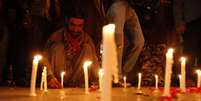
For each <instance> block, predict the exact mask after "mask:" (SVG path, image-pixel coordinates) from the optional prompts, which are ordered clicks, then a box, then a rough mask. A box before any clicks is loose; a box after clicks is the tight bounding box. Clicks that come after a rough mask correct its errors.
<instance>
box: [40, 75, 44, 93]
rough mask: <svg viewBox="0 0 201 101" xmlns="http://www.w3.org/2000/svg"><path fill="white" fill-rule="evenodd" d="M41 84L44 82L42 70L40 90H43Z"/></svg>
mask: <svg viewBox="0 0 201 101" xmlns="http://www.w3.org/2000/svg"><path fill="white" fill-rule="evenodd" d="M43 84H44V72H42V75H41V81H40V90H43Z"/></svg>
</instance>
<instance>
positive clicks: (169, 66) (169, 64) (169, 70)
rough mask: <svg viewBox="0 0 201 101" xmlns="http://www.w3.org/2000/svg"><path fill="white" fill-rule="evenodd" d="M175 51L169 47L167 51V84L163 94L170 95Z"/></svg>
mask: <svg viewBox="0 0 201 101" xmlns="http://www.w3.org/2000/svg"><path fill="white" fill-rule="evenodd" d="M173 51H174V49H172V48H170V49H168V52H167V53H166V67H165V85H164V91H163V96H170V84H171V75H172V64H173V62H174V61H173Z"/></svg>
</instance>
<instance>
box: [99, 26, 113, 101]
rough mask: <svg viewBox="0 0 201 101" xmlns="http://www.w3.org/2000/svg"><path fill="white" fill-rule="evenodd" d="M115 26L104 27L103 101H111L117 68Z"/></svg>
mask: <svg viewBox="0 0 201 101" xmlns="http://www.w3.org/2000/svg"><path fill="white" fill-rule="evenodd" d="M114 30H115V25H114V24H108V25H106V26H104V27H103V54H102V57H103V59H102V60H103V61H102V66H103V71H104V76H103V91H102V92H101V101H111V93H112V92H111V89H112V74H113V71H112V70H113V68H117V54H116V45H115V40H114Z"/></svg>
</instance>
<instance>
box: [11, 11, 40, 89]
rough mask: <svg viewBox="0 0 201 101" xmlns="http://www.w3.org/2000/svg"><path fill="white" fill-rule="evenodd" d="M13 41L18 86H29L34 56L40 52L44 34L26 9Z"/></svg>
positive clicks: (15, 75) (15, 77)
mask: <svg viewBox="0 0 201 101" xmlns="http://www.w3.org/2000/svg"><path fill="white" fill-rule="evenodd" d="M23 11H24V12H23V13H22V16H21V19H20V21H19V22H20V23H19V25H18V26H17V32H16V37H15V39H14V40H13V44H14V45H13V47H12V49H13V53H12V58H13V61H12V66H13V71H14V79H15V81H16V85H18V86H28V84H29V82H30V73H31V68H32V60H33V56H34V55H35V54H37V53H39V52H40V49H41V47H42V45H43V44H42V38H43V33H42V32H41V30H40V28H39V27H38V25H37V24H36V22H33V18H32V16H31V14H30V10H29V9H24V10H23Z"/></svg>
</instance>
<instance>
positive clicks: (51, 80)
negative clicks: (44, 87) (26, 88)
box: [48, 76, 62, 89]
mask: <svg viewBox="0 0 201 101" xmlns="http://www.w3.org/2000/svg"><path fill="white" fill-rule="evenodd" d="M48 87H49V88H54V89H60V88H62V87H61V84H60V82H59V81H58V80H57V78H56V77H54V76H49V77H48Z"/></svg>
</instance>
